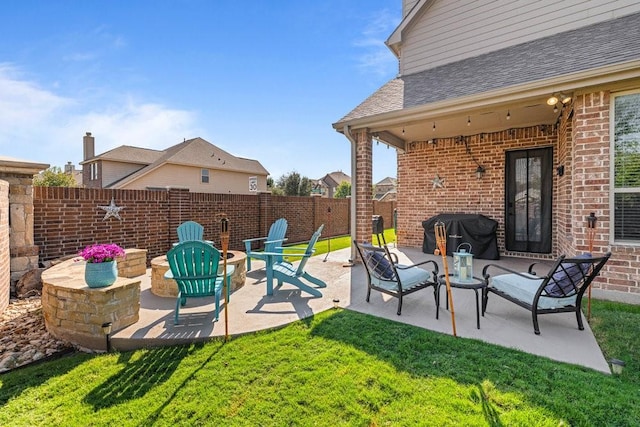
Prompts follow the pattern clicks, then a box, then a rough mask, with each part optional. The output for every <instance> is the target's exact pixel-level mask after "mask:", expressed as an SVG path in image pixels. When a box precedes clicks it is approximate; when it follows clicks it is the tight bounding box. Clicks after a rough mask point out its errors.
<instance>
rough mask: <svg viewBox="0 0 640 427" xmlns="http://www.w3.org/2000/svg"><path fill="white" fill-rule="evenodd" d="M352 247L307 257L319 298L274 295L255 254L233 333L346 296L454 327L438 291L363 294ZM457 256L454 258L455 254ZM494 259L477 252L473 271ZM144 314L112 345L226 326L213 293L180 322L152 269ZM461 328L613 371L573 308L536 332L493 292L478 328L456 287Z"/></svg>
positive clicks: (409, 259)
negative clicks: (157, 290) (154, 283)
mask: <svg viewBox="0 0 640 427" xmlns="http://www.w3.org/2000/svg"><path fill="white" fill-rule="evenodd" d="M394 251H395V252H397V253H398V255H399V257H400V261H401V262H404V263H413V262H418V261H423V260H425V259H436V260H437V261H438V264H439V265H441V264H442V259H441V258H440V257H435V256H432V255H428V254H424V253H422V252H421V251H420V250H419V249H413V248H402V249H401V251H400V250H396V249H394ZM349 257H350V251H349V250H348V249H343V250H340V251H335V252H331V253H330V254H329V255H328V256H327V257H326V260H325V255H322V256H316V257H313V258H311V259H310V260H309V262H308V264H307V270H308V271H309V272H310V273H312V274H313V275H315V276H317V277H320V278H322V279H323V280H324V281H325V282H326V283H327V288H325V289H323V290H322V292H323V297H322V298H314V297H311V296H309V295H307V294H305V293H303V292H301V291H300V290H299V289H298V288H295V287H293V286H290V285H288V284H284V285H283V286H282V287H281V288H279V289H278V288H276V290H275V292H274V295H273V296H267V295H266V284H265V280H266V278H265V271H264V268H263V267H264V263H262V262H260V261H256V262H255V264H254V263H253V262H252V264H254V265H252V267H253V270H252V271H250V272H248V273H247V280H246V284H245V285H244V286H243V287H242V288H240V289H239V290H237V291H236V292H234V293H233V294H232V295H231V298H230V303H229V305H228V310H229V312H228V323H229V334H230V335H232V336H235V335H241V334H245V333H250V332H253V331H257V330H263V329H270V328H277V327H280V326H283V325H286V324H288V323H290V322H293V321H296V320H299V319H302V318H305V317H308V316H312V315H313V314H315V313H319V312H321V311H324V310H327V309H330V308H332V307H333V300H334V299H339V300H340V303H339V305H340V307H343V308H346V309H349V310H354V311H357V312H361V313H367V314H370V315H373V316H378V317H384V318H387V319H390V320H393V321H397V322H403V323H407V324H411V325H415V326H418V327H421V328H425V329H429V330H432V331H436V332H440V333H444V334H449V335H451V334H452V327H451V316H450V313H449V312H448V311H446V310H445V308H444V290H443V291H442V301H443V303H442V304H443V305H442V306H441V307H440V319H439V320H436V307H435V302H434V297H433V292H431V291H430V290H424V291H420V292H417V293H415V294H412V295H409V296H408V297H406V298H405V300H404V304H403V308H402V315H401V316H398V315H397V314H396V310H397V299H395V298H391V297H389V296H387V295H382V294H380V293H379V292H375V291H374V292H372V294H371V302H370V303H367V302H366V301H365V295H366V290H367V286H366V273H365V269H364V267H363V266H362V265H361V264H356V265H355V266H352V267H349V266H346V265H348V259H349ZM449 261H450V263H451V260H449ZM489 262H496V261H483V260H475V262H474V270H475V275H478V276H479V275H480V272H481V270H482V267H483V266H484V265H485V264H486V263H489ZM498 262H499V263H501V264H504V265H507V266H509V267H511V268H515V269H518V270H524V269H525V268H526V267H527V266H528V265H529V263H530V261H529V260H524V259H516V258H503V259H502V260H500V261H498ZM141 286H142V289H141V297H140V300H141V307H140V319H139V321H138V322H137V323H135V324H133V325H131V326H129V327H126V328H124V329H122V330H120V331H116V332H115V333H114V334H113V336H112V340H111V343H112V346H113V347H114V348H115V349H118V350H130V349H137V348H142V347H150V346H158V345H171V344H178V343H187V342H194V341H201V340H207V339H209V338H211V337H221V336H224V334H225V322H224V319H225V313H224V311H223V310H221V313H220V319H219V321H218V322H214V321H213V314H212V312H213V298H207V299H190V300H189V301H188V303H187V306H186V307H183V308H181V309H180V324H179V325H174V323H173V316H174V307H175V302H176V301H175V299H174V298H163V297H158V296H155V295H153V294H152V293H151V291H150V288H151V283H150V270H148V271H147V274H146V275H145V276H143V277H142V284H141ZM453 299H454V307H455V316H456V329H457V335H458V336H459V337H464V338H472V339H477V340H481V341H485V342H488V343H493V344H497V345H501V346H504V347H510V348H515V349H518V350H522V351H525V352H528V353H531V354H536V355H539V356H544V357H548V358H550V359H554V360H559V361H563V362H567V363H573V364H577V365H582V366H585V367H588V368H591V369H595V370H598V371H601V372H605V373H610V369H609V366H608V363H607V361H606V360H605V358H604V356H603V355H602V352H601V350H600V347H599V346H598V343H597V342H596V340H595V338H594V336H593V333H592V331H591V329H590V327H589V324H588V323H587V322H586V321H585V322H584V324H585V330H584V331H580V330H578V328H577V323H576V319H575V314H574V313H560V314H549V315H542V316H540V317H539V322H540V331H541V334H540V335H535V334H534V333H533V327H532V322H531V315H530V313H529V312H528V311H527V310H524V309H522V308H520V307H518V306H516V305H515V304H513V303H510V302H508V301H505V300H503V299H502V298H499V297H496V296H495V295H492V296H490V297H489V305H488V308H487V313H486V315H485V316H484V317H481V319H480V326H481V329H477V328H476V312H475V294H474V293H473V292H472V291H470V290H461V289H453Z"/></svg>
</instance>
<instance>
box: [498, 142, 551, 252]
mask: <svg viewBox="0 0 640 427" xmlns="http://www.w3.org/2000/svg"><path fill="white" fill-rule="evenodd" d="M552 163H553V149H552V148H551V147H548V148H535V149H531V150H518V151H508V152H507V154H506V163H505V164H506V173H505V180H506V183H505V187H506V191H505V196H506V200H505V207H506V212H505V214H506V215H505V246H506V249H507V250H508V251H517V252H536V253H550V252H551V204H552V203H551V202H552V191H553V168H552Z"/></svg>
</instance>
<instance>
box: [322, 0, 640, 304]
mask: <svg viewBox="0 0 640 427" xmlns="http://www.w3.org/2000/svg"><path fill="white" fill-rule="evenodd" d="M386 44H387V46H388V47H389V49H390V50H391V51H392V52H393V53H394V54H395V55H396V57H397V58H398V60H399V74H398V76H397V77H396V78H394V79H392V80H391V81H389V82H388V83H386V84H385V85H383V86H382V87H381V88H380V89H378V90H377V91H376V92H375V93H373V94H372V95H371V96H370V97H368V98H367V99H365V100H364V101H363V102H362V103H361V104H359V105H358V106H357V107H356V108H354V109H353V110H352V111H351V112H349V113H348V114H347V115H346V116H344V117H343V118H342V119H340V120H339V121H338V122H336V123H334V124H333V127H334V129H335V130H336V131H338V132H340V133H343V134H344V135H345V136H346V137H347V139H348V140H349V141H350V142H351V144H352V151H351V152H352V165H353V172H352V175H353V177H354V181H353V183H354V184H353V190H352V191H353V194H354V197H353V200H352V205H351V209H352V225H351V230H352V234H353V238H356V239H358V240H362V239H363V238H365V237H366V236H367V235H370V233H371V213H372V202H371V197H370V189H371V180H372V164H371V163H372V141H373V140H374V139H375V140H376V141H379V142H382V143H385V144H387V145H389V146H390V147H393V148H395V149H396V152H397V168H398V195H397V197H398V201H397V207H398V243H399V244H400V245H402V246H409V247H421V245H422V241H423V236H424V230H423V228H422V226H421V222H422V221H423V220H425V219H427V218H429V217H432V216H433V215H436V214H439V213H443V212H447V213H454V212H458V213H480V214H483V215H486V216H488V217H490V218H492V219H494V220H496V221H498V224H499V226H498V245H499V249H500V252H501V254H502V255H507V256H519V257H533V258H543V259H552V258H555V257H557V256H558V255H559V254H569V255H573V254H575V253H580V252H583V251H587V250H588V249H589V241H588V239H587V237H586V236H587V227H588V223H587V217H588V216H589V215H590V214H591V213H594V214H595V216H596V217H597V218H598V220H597V223H596V233H595V239H594V241H593V251H594V252H596V253H603V252H606V251H611V252H612V254H613V255H612V258H611V260H610V261H609V263H608V264H607V265H606V266H605V269H604V270H603V272H602V273H601V275H600V277H599V278H598V281H597V283H596V284H595V288H597V291H598V292H601V293H606V294H608V295H611V296H612V298H621V299H624V300H635V301H640V130H639V129H640V1H625V2H621V1H612V2H606V3H605V2H594V1H586V0H583V1H578V0H574V1H563V2H557V1H551V0H540V1H537V2H514V1H488V0H480V1H475V2H465V1H443V0H403V1H402V21H401V22H400V24H399V26H398V27H397V28H396V29H395V30H394V32H393V33H392V34H391V36H390V37H389V38H388V40H387V41H386ZM609 291H617V292H609Z"/></svg>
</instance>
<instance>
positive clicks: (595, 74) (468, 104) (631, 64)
mask: <svg viewBox="0 0 640 427" xmlns="http://www.w3.org/2000/svg"><path fill="white" fill-rule="evenodd" d="M639 77H640V59H638V60H634V61H627V62H623V63H618V64H614V65H607V66H605V67H599V68H592V69H590V70H585V71H581V72H577V73H572V74H565V75H562V76H557V77H553V78H550V79H544V80H537V81H532V82H527V83H525V84H521V85H517V86H508V87H504V88H500V89H496V90H493V91H489V92H482V93H476V94H473V95H468V96H464V97H459V98H453V99H446V100H443V101H438V102H433V103H430V104H425V105H419V106H415V107H409V108H403V109H400V110H394V111H390V112H386V113H381V114H376V115H371V116H367V117H361V118H356V119H351V120H344V121H340V122H336V123H333V124H332V126H333V128H334V129H335V130H336V131H337V132H340V133H343V132H344V127H345V126H349V128H350V129H351V130H358V129H364V128H369V127H374V126H375V127H381V126H382V127H383V126H389V125H397V124H398V123H409V122H412V121H420V120H425V119H432V118H438V117H441V116H447V115H452V114H456V113H462V112H464V111H469V110H473V109H476V108H486V107H490V106H492V105H501V104H508V103H511V102H518V101H521V100H522V99H526V98H536V97H545V96H549V95H551V94H552V93H554V92H560V91H565V92H570V91H574V90H577V89H580V88H585V87H589V86H598V85H603V84H607V83H612V82H617V81H621V80H627V79H633V78H639Z"/></svg>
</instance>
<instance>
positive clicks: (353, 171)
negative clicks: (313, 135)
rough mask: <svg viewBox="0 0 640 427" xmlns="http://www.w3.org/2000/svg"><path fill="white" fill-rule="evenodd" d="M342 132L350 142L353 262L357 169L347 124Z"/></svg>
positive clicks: (350, 224)
mask: <svg viewBox="0 0 640 427" xmlns="http://www.w3.org/2000/svg"><path fill="white" fill-rule="evenodd" d="M342 132H343V134H344V136H346V137H347V139H348V140H349V141H350V142H351V176H352V177H353V179H352V182H351V204H350V211H351V219H350V221H349V222H350V223H349V230H350V231H351V242H350V246H351V257H350V258H349V262H350V263H351V264H353V263H354V262H355V260H356V247H355V245H354V244H353V241H354V240H355V239H356V194H355V193H356V188H357V186H356V185H354V184H355V180H356V179H357V171H356V140H355V139H354V138H353V135H352V134H351V127H350V126H349V125H345V126H344V127H343V128H342Z"/></svg>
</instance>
